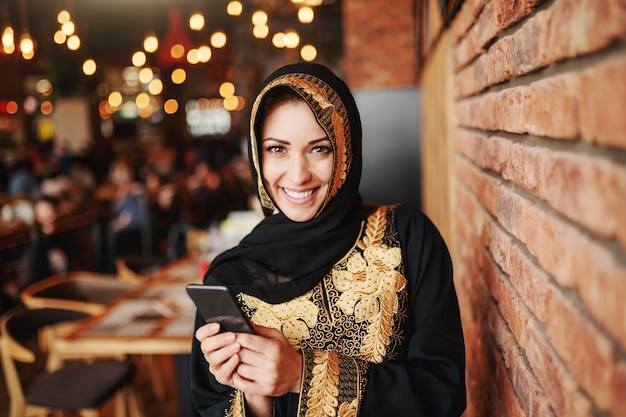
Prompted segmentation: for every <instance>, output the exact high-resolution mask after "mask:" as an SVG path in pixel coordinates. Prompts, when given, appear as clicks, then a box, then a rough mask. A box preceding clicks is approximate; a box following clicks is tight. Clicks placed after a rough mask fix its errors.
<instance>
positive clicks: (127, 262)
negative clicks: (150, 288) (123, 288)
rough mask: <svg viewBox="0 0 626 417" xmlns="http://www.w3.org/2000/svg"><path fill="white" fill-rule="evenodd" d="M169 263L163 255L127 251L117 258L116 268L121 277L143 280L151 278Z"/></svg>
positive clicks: (130, 279) (128, 279) (129, 279)
mask: <svg viewBox="0 0 626 417" xmlns="http://www.w3.org/2000/svg"><path fill="white" fill-rule="evenodd" d="M167 263H168V261H167V259H164V258H162V257H157V256H154V255H150V254H142V253H127V254H123V255H118V256H117V257H116V258H115V269H116V274H117V276H118V277H119V278H120V279H122V280H127V281H133V282H141V281H145V280H146V279H150V278H151V277H152V276H154V275H155V274H156V273H158V271H159V270H160V269H162V268H163V267H165V266H166V265H167Z"/></svg>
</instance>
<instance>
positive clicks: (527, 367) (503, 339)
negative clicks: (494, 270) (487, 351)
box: [489, 307, 554, 417]
mask: <svg viewBox="0 0 626 417" xmlns="http://www.w3.org/2000/svg"><path fill="white" fill-rule="evenodd" d="M496 310H497V309H496V308H495V307H493V308H492V312H491V314H490V315H489V317H490V321H489V328H490V330H491V334H492V336H493V338H494V340H495V343H496V345H497V347H498V349H499V351H500V352H501V354H502V357H503V359H504V362H503V364H504V365H506V368H507V369H508V372H507V373H508V379H509V381H506V382H507V383H503V382H501V383H500V384H499V385H500V387H506V388H507V389H504V390H503V389H502V388H501V391H502V395H503V403H504V407H505V408H506V409H507V410H509V411H508V413H509V415H525V416H528V417H531V416H533V417H534V416H536V417H547V416H553V415H554V414H553V413H552V409H551V407H550V405H549V403H548V400H547V399H546V396H545V394H544V392H543V387H541V385H540V384H539V383H538V381H537V379H536V377H535V375H534V373H533V370H532V368H531V364H529V363H528V361H527V359H526V356H525V354H524V351H523V349H521V347H520V345H519V344H518V343H517V341H516V340H515V337H514V334H513V333H511V331H510V330H509V326H508V322H507V321H506V320H505V319H504V318H503V317H502V316H500V315H499V314H498V312H497V311H496ZM497 371H498V372H496V374H497V375H498V374H500V373H502V367H498V368H497ZM498 379H499V380H502V379H503V378H502V377H501V376H500V375H498ZM508 385H511V386H512V387H511V388H512V389H508V388H509V387H508Z"/></svg>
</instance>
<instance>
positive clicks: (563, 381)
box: [424, 0, 626, 417]
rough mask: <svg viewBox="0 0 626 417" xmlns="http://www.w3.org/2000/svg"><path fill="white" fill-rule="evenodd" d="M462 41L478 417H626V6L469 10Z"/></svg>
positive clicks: (469, 333)
mask: <svg viewBox="0 0 626 417" xmlns="http://www.w3.org/2000/svg"><path fill="white" fill-rule="evenodd" d="M447 35H449V36H448V37H447V38H446V39H449V40H450V49H449V50H450V59H449V62H450V65H449V66H450V69H449V70H450V74H451V75H450V76H451V87H450V89H451V99H450V100H451V105H450V108H451V109H452V110H451V114H450V119H451V123H450V129H449V136H448V139H449V140H450V142H451V146H452V151H451V156H450V158H451V165H450V166H451V175H452V181H451V191H452V193H453V196H454V197H453V199H452V200H453V206H452V207H451V213H452V214H451V219H450V221H451V222H452V224H453V225H454V229H453V235H454V247H453V248H452V252H453V256H454V259H455V276H456V282H457V290H458V293H459V299H460V303H461V309H462V317H463V325H464V331H465V334H466V343H467V360H468V362H467V377H468V401H469V407H468V411H467V412H466V416H476V417H484V416H563V417H575V416H615V417H618V416H625V415H626V43H625V39H626V3H625V2H624V1H623V0H552V1H540V0H520V1H517V2H511V1H509V0H490V1H489V0H466V1H465V2H464V4H463V5H462V6H461V9H460V10H459V12H458V14H457V15H456V17H455V18H454V20H453V22H452V24H451V25H450V26H449V29H448V33H447ZM424 100H425V101H427V100H428V97H427V96H425V97H424Z"/></svg>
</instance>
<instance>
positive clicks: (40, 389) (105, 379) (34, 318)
mask: <svg viewBox="0 0 626 417" xmlns="http://www.w3.org/2000/svg"><path fill="white" fill-rule="evenodd" d="M86 317H88V315H87V314H86V313H84V312H77V311H70V310H61V309H52V308H43V309H34V310H29V309H24V308H23V307H14V308H13V309H11V310H8V311H7V312H5V313H3V314H2V316H0V355H1V358H2V368H3V373H4V377H5V380H6V385H7V388H8V392H9V400H10V406H9V417H28V416H45V415H48V414H50V413H51V412H55V411H56V412H59V411H74V412H78V413H79V415H81V416H85V417H96V416H98V415H100V412H99V411H100V410H101V408H102V407H103V406H104V405H105V404H107V403H108V402H109V401H114V403H113V405H114V407H115V408H114V411H115V415H116V417H125V416H127V415H130V417H142V414H143V412H142V411H141V409H140V407H139V403H138V401H137V398H136V396H135V394H134V391H133V390H132V385H131V383H132V379H133V376H134V374H135V366H134V364H133V363H132V362H131V361H129V360H125V361H118V360H113V359H109V360H97V361H93V362H89V363H88V362H83V361H67V362H65V363H61V364H60V366H59V367H56V368H53V369H50V366H49V362H48V359H49V356H51V351H50V349H49V347H50V346H52V345H53V343H52V342H51V341H50V340H47V338H49V337H50V335H51V334H52V332H46V331H44V330H46V329H49V328H50V327H51V326H52V325H55V324H59V323H67V322H72V321H77V320H81V319H84V318H86ZM46 336H47V337H46ZM25 364H28V365H25Z"/></svg>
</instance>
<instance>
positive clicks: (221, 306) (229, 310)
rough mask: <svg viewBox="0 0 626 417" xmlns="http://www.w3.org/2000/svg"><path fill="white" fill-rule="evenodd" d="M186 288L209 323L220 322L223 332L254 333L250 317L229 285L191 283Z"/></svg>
mask: <svg viewBox="0 0 626 417" xmlns="http://www.w3.org/2000/svg"><path fill="white" fill-rule="evenodd" d="M186 289H187V294H189V296H190V297H191V299H192V300H193V302H194V303H195V304H196V307H197V308H198V311H199V312H200V314H201V315H202V317H203V318H204V320H206V322H207V323H219V324H220V331H221V332H238V333H254V329H253V327H252V325H251V324H250V321H249V320H248V317H247V316H246V315H245V314H244V312H243V311H242V310H241V307H239V303H238V302H237V300H236V298H235V296H234V295H233V293H232V291H231V290H230V289H229V288H228V287H226V286H224V285H200V284H189V285H187V287H186Z"/></svg>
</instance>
